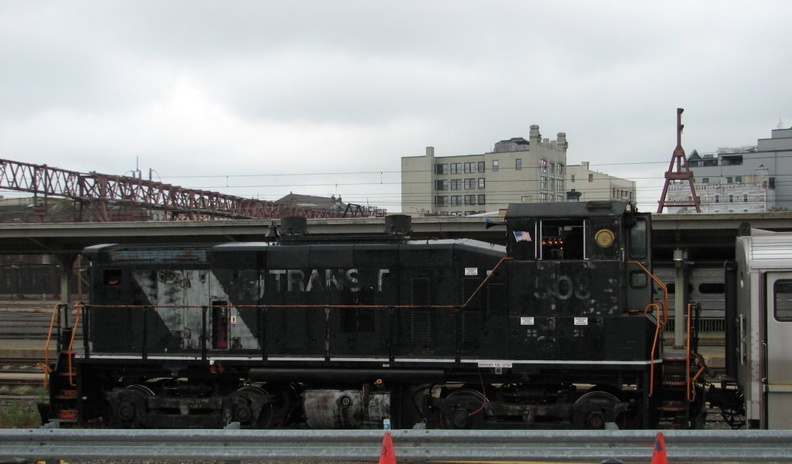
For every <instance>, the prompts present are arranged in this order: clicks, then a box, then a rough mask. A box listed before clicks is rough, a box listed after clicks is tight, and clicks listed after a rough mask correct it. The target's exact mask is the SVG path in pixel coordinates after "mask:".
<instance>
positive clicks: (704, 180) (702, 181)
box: [701, 177, 709, 184]
mask: <svg viewBox="0 0 792 464" xmlns="http://www.w3.org/2000/svg"><path fill="white" fill-rule="evenodd" d="M701 183H702V184H709V177H702V178H701Z"/></svg>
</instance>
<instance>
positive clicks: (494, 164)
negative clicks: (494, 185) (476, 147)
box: [492, 160, 500, 172]
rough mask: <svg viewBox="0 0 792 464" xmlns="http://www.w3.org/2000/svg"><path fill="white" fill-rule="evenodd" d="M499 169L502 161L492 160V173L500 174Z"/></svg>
mask: <svg viewBox="0 0 792 464" xmlns="http://www.w3.org/2000/svg"><path fill="white" fill-rule="evenodd" d="M499 168H500V161H498V160H492V172H498V169H499Z"/></svg>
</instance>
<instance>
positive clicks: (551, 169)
mask: <svg viewBox="0 0 792 464" xmlns="http://www.w3.org/2000/svg"><path fill="white" fill-rule="evenodd" d="M549 167H550V174H555V163H550V164H549Z"/></svg>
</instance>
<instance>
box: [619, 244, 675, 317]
mask: <svg viewBox="0 0 792 464" xmlns="http://www.w3.org/2000/svg"><path fill="white" fill-rule="evenodd" d="M627 264H635V265H636V266H638V267H640V268H641V270H642V271H644V273H645V274H646V275H648V276H649V277H650V278H651V279H652V280H653V281H654V283H656V284H657V286H658V287H660V290H662V291H663V311H662V313H661V314H662V318H661V323H662V325H663V327H665V324H666V322H667V321H668V287H666V284H664V283H663V281H662V280H660V279H658V278H657V276H656V275H654V274H652V272H651V271H650V270H649V269H647V268H646V266H644V265H643V263H642V262H640V261H635V260H630V261H627Z"/></svg>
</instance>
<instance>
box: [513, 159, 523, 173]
mask: <svg viewBox="0 0 792 464" xmlns="http://www.w3.org/2000/svg"><path fill="white" fill-rule="evenodd" d="M514 169H516V170H518V171H521V170H522V158H517V159H516V160H514Z"/></svg>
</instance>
